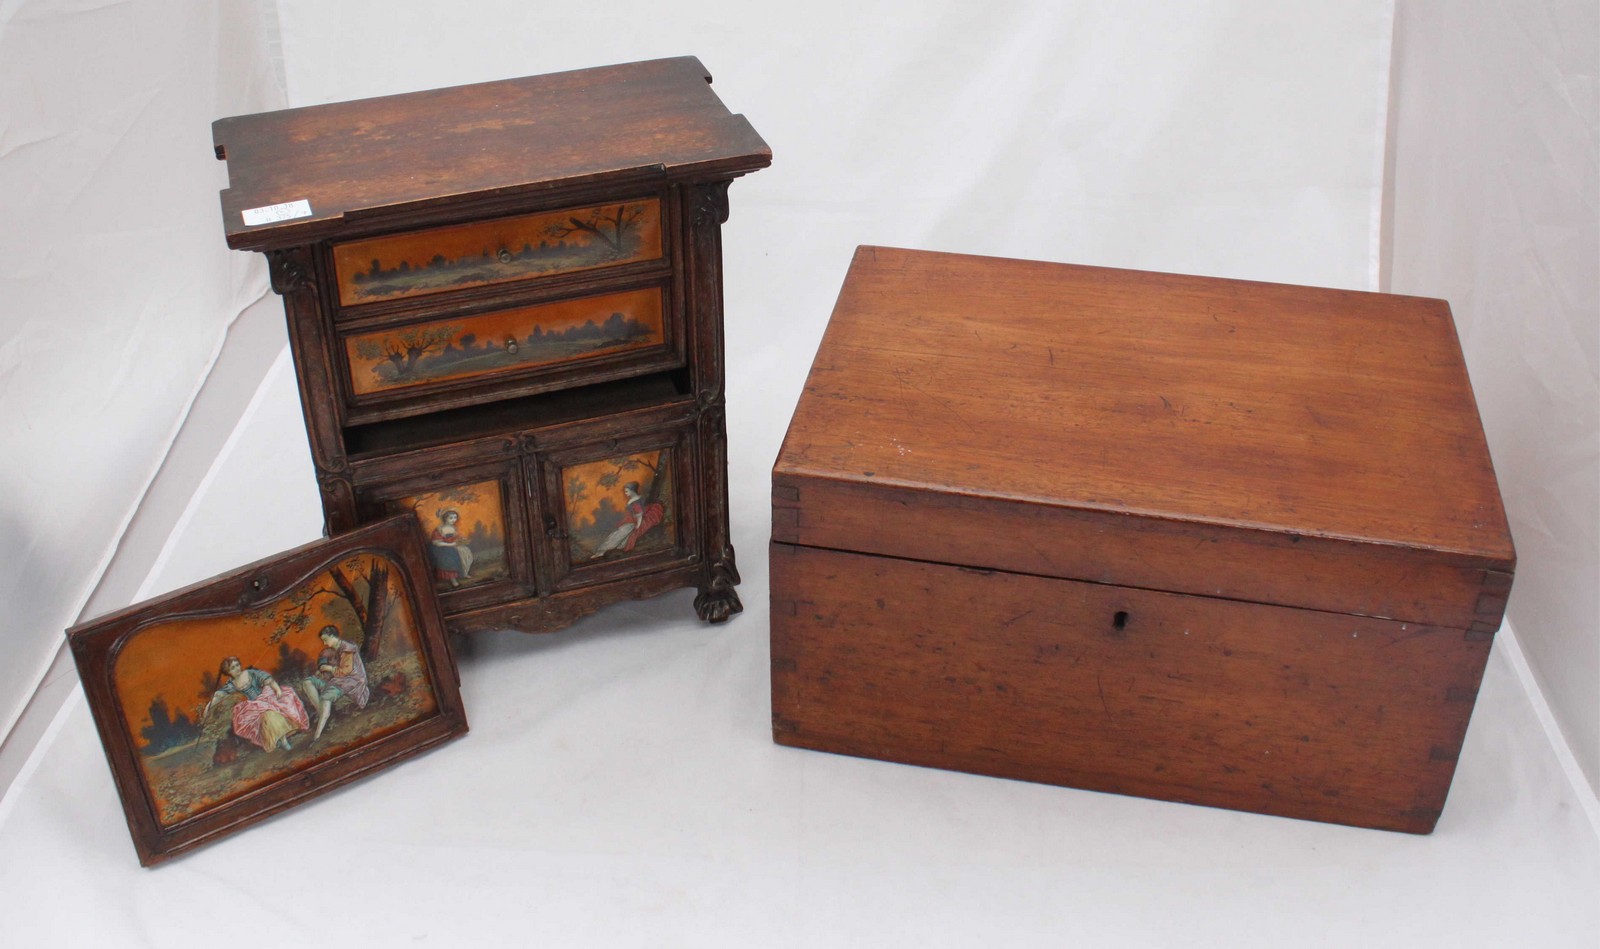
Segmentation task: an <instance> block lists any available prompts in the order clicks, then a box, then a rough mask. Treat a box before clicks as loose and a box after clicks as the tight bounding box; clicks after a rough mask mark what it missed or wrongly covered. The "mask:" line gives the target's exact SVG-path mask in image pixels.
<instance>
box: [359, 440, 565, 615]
mask: <svg viewBox="0 0 1600 949" xmlns="http://www.w3.org/2000/svg"><path fill="white" fill-rule="evenodd" d="M449 463H450V459H449V458H448V457H447V458H444V459H441V464H442V465H449ZM357 497H358V504H359V506H360V507H361V508H362V516H363V518H364V519H370V518H374V517H378V516H384V515H388V514H411V515H413V516H414V517H415V518H416V521H417V530H418V532H419V533H420V534H421V536H422V541H423V546H424V548H425V550H426V552H427V555H428V561H429V566H430V567H431V573H430V577H431V579H432V581H433V587H434V590H435V591H436V592H437V593H438V594H439V598H440V603H441V605H442V606H443V607H444V609H445V610H446V611H447V612H451V611H456V610H461V609H469V608H472V607H476V606H484V605H488V604H491V603H498V602H502V601H504V600H507V599H513V598H517V597H523V596H528V595H530V594H532V593H533V592H534V588H535V585H534V571H533V565H532V564H533V562H532V557H531V547H530V544H529V539H528V531H527V527H526V525H527V524H528V523H529V521H530V512H529V511H528V510H527V500H526V499H527V491H526V489H525V487H524V483H523V480H522V474H521V471H520V467H519V466H518V465H517V464H516V463H515V462H514V461H501V462H496V463H493V464H482V463H480V464H476V465H471V464H468V465H463V466H460V467H444V468H442V469H441V470H437V471H434V472H431V473H430V474H427V475H424V476H419V477H410V478H405V479H400V480H390V481H380V482H376V483H374V484H372V485H369V486H367V487H358V488H357Z"/></svg>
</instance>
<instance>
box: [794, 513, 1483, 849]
mask: <svg viewBox="0 0 1600 949" xmlns="http://www.w3.org/2000/svg"><path fill="white" fill-rule="evenodd" d="M772 588H773V590H774V594H773V604H772V614H773V615H772V669H773V673H772V690H773V735H774V737H775V738H776V739H777V740H778V741H779V742H780V743H782V744H788V745H796V746H800V747H807V748H816V749H820V750H825V751H836V752H843V753H847V754H854V755H862V756H866V757H872V758H887V759H889V760H892V761H900V762H905V763H909V764H920V765H931V766H934V767H942V768H951V769H955V770H960V771H972V772H976V773H979V774H993V775H999V776H1002V777H1010V778H1021V779H1024V780H1029V781H1043V782H1048V783H1052V784H1065V785H1070V786H1072V787H1079V788H1087V789H1090V790H1095V791H1112V792H1116V793H1119V794H1137V795H1141V796H1145V797H1158V798H1163V799H1166V800H1173V801H1183V802H1186V803H1192V804H1207V805H1211V806H1214V807H1228V808H1235V809H1240V810H1248V811H1256V812H1260V813H1265V814H1277V815H1282V816H1286V817H1300V818H1308V819H1312V820H1322V821H1333V822H1336V823H1344V824H1356V825H1359V826H1363V827H1377V828H1383V829H1386V830H1399V831H1407V832H1411V833H1427V832H1429V831H1431V830H1432V829H1433V826H1434V823H1435V821H1436V820H1437V819H1438V817H1439V813H1440V811H1441V810H1442V809H1443V808H1444V801H1445V795H1446V793H1447V792H1448V790H1449V788H1450V779H1451V776H1452V774H1453V773H1454V771H1455V762H1456V757H1457V755H1458V754H1459V753H1460V750H1461V742H1462V739H1463V737H1464V736H1465V734H1466V729H1467V720H1468V718H1469V717H1470V716H1471V714H1472V702H1471V701H1470V699H1468V698H1467V697H1468V696H1474V695H1476V693H1477V689H1478V682H1479V679H1480V677H1481V675H1482V670H1483V664H1484V660H1485V658H1486V657H1487V656H1488V652H1489V645H1490V644H1489V643H1488V642H1476V643H1467V642H1463V641H1462V632H1461V630H1459V629H1452V628H1449V627H1440V626H1417V625H1413V624H1406V623H1397V622H1394V621H1392V620H1378V619H1370V618H1363V617H1352V616H1342V615H1339V614H1334V613H1318V612H1313V611H1306V610H1291V609H1287V608H1285V607H1278V606H1264V605H1260V604H1254V603H1240V602H1234V601H1229V600H1219V599H1214V598H1207V597H1193V596H1184V595H1177V594H1170V593H1156V592H1152V591H1148V590H1131V589H1127V588H1125V587H1116V586H1108V585H1105V584H1096V583H1081V582H1077V581H1070V580H1056V579H1046V578H1042V577H1030V576H1025V575H1022V574H1013V573H1004V572H999V571H995V572H973V571H970V570H965V569H961V568H958V567H952V566H947V565H942V564H926V563H917V562H913V561H907V560H900V559H897V558H892V557H868V556H862V555H859V554H846V553H840V552H837V551H823V550H815V549H812V548H807V547H797V546H794V545H789V544H774V545H773V552H772ZM788 596H794V597H795V599H793V600H790V599H786V597H788ZM1118 616H1121V617H1122V619H1121V625H1120V626H1119V625H1118V619H1117V617H1118Z"/></svg>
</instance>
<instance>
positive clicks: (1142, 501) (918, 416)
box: [774, 247, 1514, 563]
mask: <svg viewBox="0 0 1600 949" xmlns="http://www.w3.org/2000/svg"><path fill="white" fill-rule="evenodd" d="M774 475H775V476H776V477H789V478H800V479H804V478H823V479H829V480H835V481H848V482H855V483H858V484H862V485H879V486H885V487H890V488H894V489H906V488H910V489H916V490H928V491H937V492H944V493H951V494H956V495H966V496H973V497H980V498H995V499H1003V500H1008V501H1020V502H1024V503H1034V504H1041V505H1048V506H1052V507H1068V508H1082V509H1089V510H1098V511H1108V512H1114V513H1123V514H1132V515H1142V516H1147V517H1157V518H1164V519H1176V520H1183V521H1191V522H1197V523H1202V524H1204V523H1210V524H1217V525H1223V526H1227V527H1238V528H1246V529H1260V530H1270V531H1277V532H1286V533H1292V534H1296V535H1300V534H1304V535H1309V536H1321V537H1330V538H1342V539H1350V540H1356V541H1362V542H1370V543H1378V544H1387V545H1403V546H1411V547H1424V548H1431V549H1437V550H1441V551H1449V552H1452V553H1459V554H1465V555H1468V556H1472V557H1481V558H1484V559H1486V560H1492V561H1502V562H1505V563H1510V562H1511V561H1512V559H1513V557H1514V554H1513V552H1512V546H1511V537H1510V533H1509V530H1508V528H1507V525H1506V520H1505V514H1504V510H1503V508H1502V506H1501V501H1500V495H1499V489H1498V486H1497V484H1496V482H1495V477H1494V471H1493V469H1492V467H1491V465H1490V460H1489V452H1488V448H1487V445H1486V444H1485V441H1484V437H1483V430H1482V427H1481V423H1480V421H1479V418H1478V413H1477V407H1476V404H1475V402H1474V400H1473V395H1472V389H1471V386H1470V384H1469V382H1468V379H1467V372H1466V366H1465V364H1464V363H1463V360H1462V356H1461V351H1460V347H1459V344H1458V343H1457V341H1456V335H1455V326H1454V323H1453V321H1452V319H1451V316H1450V308H1449V305H1448V304H1447V303H1445V302H1444V301H1442V300H1429V299H1423V298H1419V297H1402V296H1395V295H1389V294H1377V293H1362V292H1356V291H1347V290H1326V289H1314V288H1309V287H1295V286H1287V285H1280V284H1265V283H1251V282H1245V281H1237V280H1222V279H1214V278H1205V277H1190V276H1178V275H1172V274H1159V273H1144V272H1139V271H1129V270H1111V269H1104V268H1097V267H1080V266H1073V265H1067V264H1054V263H1041V262H1035V261H1024V260H1001V259H993V258H983V257H969V256H959V255H953V254H936V253H927V252H921V251H911V250H899V249H891V248H881V247H862V248H859V249H858V250H857V252H856V256H855V259H854V261H853V262H852V264H851V267H850V272H849V274H848V275H847V276H846V278H845V283H844V287H843V289H842V290H841V291H840V295H839V300H838V303H837V305H836V307H835V309H834V312H833V317H832V320H831V322H830V323H829V325H828V329H827V332H826V334H825V335H824V337H823V341H822V345H821V348H820V349H819V351H818V353H817V357H816V361H815V362H814V363H813V365H812V367H811V373H810V376H809V378H808V379H807V381H806V386H805V391H804V393H803V395H802V396H801V399H800V403H799V405H798V407H797V408H796V410H795V415H794V418H793V421H792V422H791V424H790V427H789V431H788V434H787V435H786V436H785V438H784V442H783V447H782V449H781V450H780V452H779V456H778V461H777V464H776V466H775V467H774ZM804 497H805V492H804V491H802V492H801V498H802V504H803V503H804V501H803V499H804ZM997 542H1000V541H998V540H997Z"/></svg>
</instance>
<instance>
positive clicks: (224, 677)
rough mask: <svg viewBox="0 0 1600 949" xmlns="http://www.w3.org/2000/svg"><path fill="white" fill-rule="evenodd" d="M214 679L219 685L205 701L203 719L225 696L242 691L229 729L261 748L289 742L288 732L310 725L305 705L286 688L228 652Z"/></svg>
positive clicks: (274, 746) (277, 746)
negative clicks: (246, 666) (208, 699)
mask: <svg viewBox="0 0 1600 949" xmlns="http://www.w3.org/2000/svg"><path fill="white" fill-rule="evenodd" d="M217 681H219V682H221V683H222V685H221V687H220V688H218V689H217V691H216V692H215V693H213V694H212V696H211V701H209V702H207V703H206V707H205V711H204V712H202V713H201V715H200V717H201V718H202V719H203V718H205V717H206V716H208V715H210V714H211V709H212V707H214V706H215V705H216V704H217V703H218V702H219V701H221V700H222V699H223V698H224V697H225V696H229V695H242V696H244V701H242V702H239V703H238V704H237V705H235V706H234V707H233V733H234V734H236V735H238V736H239V737H240V738H243V739H244V740H245V741H248V742H250V743H251V744H253V745H256V746H257V747H259V748H260V749H261V750H262V751H270V750H271V749H273V748H282V749H283V750H284V751H288V750H289V749H290V748H291V747H292V745H291V744H290V742H289V736H290V735H293V734H294V733H295V732H302V731H305V730H306V729H307V728H310V727H311V719H310V717H309V716H307V715H306V709H305V706H303V705H301V704H300V698H299V696H297V695H295V694H294V692H293V691H292V690H290V689H285V688H280V687H279V685H278V683H277V681H276V680H274V679H273V678H272V676H270V675H268V674H267V673H265V672H262V671H261V670H260V669H246V668H245V667H244V663H242V662H240V661H239V660H238V659H237V658H235V657H233V656H229V657H228V658H226V659H224V660H222V668H221V669H219V670H218V676H217Z"/></svg>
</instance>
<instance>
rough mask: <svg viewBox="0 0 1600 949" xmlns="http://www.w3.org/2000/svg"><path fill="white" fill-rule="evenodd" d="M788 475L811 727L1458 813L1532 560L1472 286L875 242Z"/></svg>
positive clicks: (1075, 772) (1135, 790) (781, 632)
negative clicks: (1503, 449) (1496, 655)
mask: <svg viewBox="0 0 1600 949" xmlns="http://www.w3.org/2000/svg"><path fill="white" fill-rule="evenodd" d="M772 480H773V489H772V490H773V512H772V519H773V526H772V539H773V543H772V710H773V734H774V737H775V738H776V740H777V741H779V742H780V743H783V744H787V745H794V746H798V747H804V748H814V749H820V750H825V751H834V752H842V753H846V754H853V755H863V756H867V757H873V758H883V759H887V760H891V761H899V762H906V763H911V764H919V765H930V766H935V767H943V768H953V769H957V770H962V771H971V772H977V773H981V774H991V775H998V776H1002V777H1010V778H1021V779H1026V780H1031V781H1044V782H1049V783H1054V784H1063V785H1070V786H1073V787H1080V788H1089V789H1093V790H1100V791H1115V792H1119V793H1125V794H1138V795H1144V796H1148V797H1155V798H1161V799H1164V800H1173V801H1184V802H1189V803H1196V804H1207V805H1212V806H1217V807H1229V808H1237V809H1241V810H1249V811H1257V812H1262V813H1267V814H1278V815H1283V816H1289V817H1300V818H1309V819H1313V820H1322V821H1333V822H1338V823H1345V824H1354V825H1359V826H1364V827H1377V828H1385V829H1391V830H1401V831H1409V832H1413V833H1427V832H1429V831H1431V830H1432V829H1433V827H1434V824H1435V822H1436V821H1437V820H1438V818H1439V814H1440V811H1441V809H1442V808H1443V807H1444V802H1445V796H1446V794H1447V792H1448V790H1449V787H1450V780H1451V777H1452V775H1453V774H1454V772H1455V767H1456V758H1457V755H1458V753H1459V752H1460V750H1461V745H1462V740H1463V737H1464V736H1465V733H1466V729H1467V722H1468V719H1469V718H1470V716H1471V714H1472V707H1473V702H1474V700H1475V698H1476V695H1477V690H1478V683H1479V680H1480V678H1481V676H1482V673H1483V667H1484V663H1485V661H1486V660H1487V657H1488V654H1489V648H1490V646H1491V645H1492V643H1493V637H1494V634H1495V631H1496V630H1497V629H1498V627H1499V625H1500V619H1501V615H1502V613H1503V611H1504V607H1505V601H1506V595H1507V593H1508V592H1509V590H1510V586H1511V577H1512V569H1513V566H1514V563H1515V554H1514V552H1513V550H1512V545H1511V537H1510V534H1509V531H1508V529H1507V526H1506V520H1505V515H1504V512H1503V509H1502V506H1501V501H1500V496H1499V491H1498V488H1497V486H1496V484H1495V478H1494V472H1493V470H1492V468H1491V466H1490V461H1489V453H1488V450H1487V447H1486V445H1485V442H1484V438H1483V432H1482V428H1481V425H1480V422H1479V419H1478V414H1477V409H1476V406H1475V404H1474V402H1473V397H1472V390H1471V387H1470V385H1469V383H1468V380H1467V373H1466V369H1465V366H1464V364H1463V362H1462V358H1461V352H1460V348H1459V345H1458V343H1457V341H1456V337H1455V329H1454V326H1453V324H1452V321H1451V317H1450V310H1449V306H1448V305H1447V304H1446V303H1444V302H1443V301H1440V300H1427V299H1420V298H1415V297H1400V296H1390V295H1382V294H1372V293H1357V292H1351V291H1339V290H1321V289H1311V288H1305V287H1291V286H1281V285H1272V284H1261V283H1247V282H1241V281H1233V280H1217V279H1207V278H1200V277H1186V276H1173V275H1168V274H1155V273H1140V272H1133V271H1119V270H1107V269H1100V268H1092V267H1076V266H1067V265H1063V264H1049V263H1037V262H1031V261H1019V260H997V259H987V258H979V257H964V256H955V255H949V254H933V253H924V252H918V251H909V250H895V249H889V248H877V247H863V248H861V249H860V250H859V251H858V252H857V254H856V257H855V260H854V262H853V263H852V265H851V268H850V273H849V275H848V276H847V278H846V280H845V284H844V288H843V290H842V291H841V293H840V296H839V301H838V305H837V307H836V308H835V310H834V313H833V318H832V322H831V323H830V324H829V326H828V330H827V333H826V336H825V337H824V339H823V342H822V346H821V349H820V351H819V353H818V355H817V358H816V362H815V364H814V365H813V366H812V369H811V375H810V378H809V379H808V381H807V384H806V388H805V393H804V395H803V396H802V397H801V400H800V403H799V406H798V407H797V408H796V410H795V415H794V419H793V422H792V424H791V425H790V428H789V432H788V434H787V436H786V437H785V439H784V443H783V448H782V451H781V452H780V454H779V457H778V461H777V464H776V466H775V467H774V469H773V478H772Z"/></svg>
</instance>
